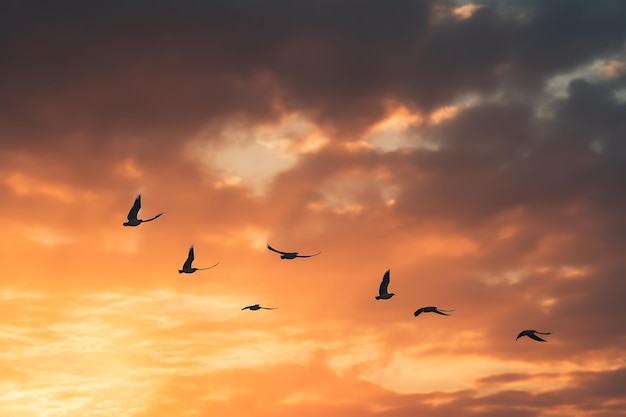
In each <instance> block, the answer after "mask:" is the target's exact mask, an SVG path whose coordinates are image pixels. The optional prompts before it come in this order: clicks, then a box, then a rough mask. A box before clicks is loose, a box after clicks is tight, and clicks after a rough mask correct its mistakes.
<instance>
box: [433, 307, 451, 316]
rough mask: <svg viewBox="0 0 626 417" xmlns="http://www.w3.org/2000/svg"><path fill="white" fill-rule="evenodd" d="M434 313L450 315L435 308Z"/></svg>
mask: <svg viewBox="0 0 626 417" xmlns="http://www.w3.org/2000/svg"><path fill="white" fill-rule="evenodd" d="M433 313H437V314H441V315H442V316H449V314H446V313H442V312H441V311H440V310H437V309H434V310H433Z"/></svg>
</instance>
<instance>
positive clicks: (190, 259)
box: [183, 245, 194, 269]
mask: <svg viewBox="0 0 626 417" xmlns="http://www.w3.org/2000/svg"><path fill="white" fill-rule="evenodd" d="M193 260H194V255H193V245H191V246H189V253H188V254H187V260H186V261H185V264H184V265H183V269H191V263H192V262H193Z"/></svg>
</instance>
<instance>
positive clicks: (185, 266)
mask: <svg viewBox="0 0 626 417" xmlns="http://www.w3.org/2000/svg"><path fill="white" fill-rule="evenodd" d="M193 260H194V255H193V245H191V246H189V253H188V254H187V260H186V261H185V263H184V264H183V269H179V270H178V273H179V274H182V273H185V274H193V273H194V272H196V271H200V270H203V269H211V268H214V267H216V266H217V265H218V264H219V262H218V263H216V264H215V265H213V266H210V267H208V268H193V267H192V266H191V263H192V262H193Z"/></svg>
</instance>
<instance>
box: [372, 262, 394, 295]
mask: <svg viewBox="0 0 626 417" xmlns="http://www.w3.org/2000/svg"><path fill="white" fill-rule="evenodd" d="M388 287H389V269H388V270H386V271H385V274H384V275H383V280H382V281H381V282H380V287H379V288H378V295H377V296H376V299H377V300H388V299H390V298H391V297H393V296H394V295H396V294H395V293H392V292H391V293H390V292H387V288H388Z"/></svg>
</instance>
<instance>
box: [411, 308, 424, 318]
mask: <svg viewBox="0 0 626 417" xmlns="http://www.w3.org/2000/svg"><path fill="white" fill-rule="evenodd" d="M423 312H424V308H423V307H422V308H418V309H417V310H415V313H413V315H414V316H415V317H417V316H419V315H420V314H421V313H423Z"/></svg>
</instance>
